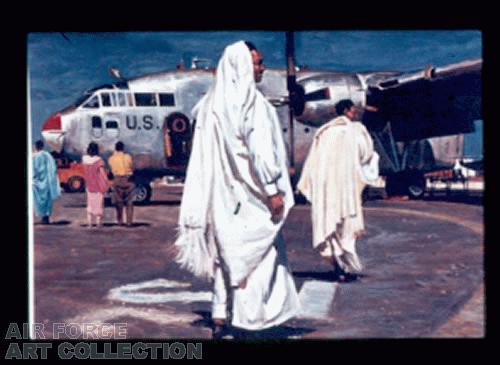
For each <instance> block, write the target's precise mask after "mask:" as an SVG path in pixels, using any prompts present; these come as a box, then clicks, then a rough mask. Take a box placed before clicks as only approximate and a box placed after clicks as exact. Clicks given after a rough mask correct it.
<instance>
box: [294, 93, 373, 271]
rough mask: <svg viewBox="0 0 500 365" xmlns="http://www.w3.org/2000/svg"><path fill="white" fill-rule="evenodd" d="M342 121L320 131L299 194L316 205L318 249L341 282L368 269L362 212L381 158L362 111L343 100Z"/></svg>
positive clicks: (339, 112)
mask: <svg viewBox="0 0 500 365" xmlns="http://www.w3.org/2000/svg"><path fill="white" fill-rule="evenodd" d="M335 108H336V112H337V115H338V117H337V118H335V119H333V120H331V121H330V122H328V123H326V124H324V125H323V126H322V127H321V128H319V129H318V130H317V131H316V134H315V135H314V139H313V143H312V145H311V149H310V151H309V155H308V156H307V159H306V161H305V163H304V168H303V170H302V174H301V177H300V180H299V182H298V184H297V189H298V190H299V191H300V192H301V193H302V194H303V195H304V196H305V197H306V198H307V200H309V201H310V202H311V204H312V207H311V218H312V227H313V247H314V248H315V249H317V250H318V251H319V253H320V255H321V256H322V257H324V258H325V259H326V260H327V261H328V262H330V263H331V264H332V265H334V270H335V275H336V277H337V278H338V280H340V281H344V280H345V281H350V280H356V279H357V274H359V273H360V272H361V270H362V268H363V266H362V264H361V262H360V260H359V257H358V254H357V252H356V239H357V237H359V236H360V235H361V234H362V233H363V230H364V221H363V211H362V207H361V203H362V198H361V195H362V192H363V188H364V187H365V185H366V184H374V183H375V182H376V181H377V179H378V160H379V156H378V154H377V153H376V152H375V151H374V149H373V141H372V138H371V137H370V134H369V133H368V131H367V129H366V127H365V126H364V125H363V124H362V123H360V122H355V121H354V120H355V119H356V116H357V109H356V107H355V106H354V104H353V102H352V101H351V100H349V99H344V100H341V101H339V102H338V103H337V104H336V106H335Z"/></svg>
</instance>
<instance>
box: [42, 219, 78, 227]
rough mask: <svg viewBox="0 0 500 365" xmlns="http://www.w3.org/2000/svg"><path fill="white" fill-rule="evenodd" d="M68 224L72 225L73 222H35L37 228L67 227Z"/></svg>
mask: <svg viewBox="0 0 500 365" xmlns="http://www.w3.org/2000/svg"><path fill="white" fill-rule="evenodd" d="M68 224H71V222H70V221H66V220H62V221H54V222H50V223H49V224H44V223H40V222H35V226H67V225H68Z"/></svg>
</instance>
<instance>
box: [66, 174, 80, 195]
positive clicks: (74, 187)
mask: <svg viewBox="0 0 500 365" xmlns="http://www.w3.org/2000/svg"><path fill="white" fill-rule="evenodd" d="M64 190H65V191H66V192H68V193H82V192H84V191H85V180H84V179H83V177H81V176H71V177H70V178H69V179H68V182H67V183H66V186H65V189H64Z"/></svg>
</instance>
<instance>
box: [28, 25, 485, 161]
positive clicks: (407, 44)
mask: <svg viewBox="0 0 500 365" xmlns="http://www.w3.org/2000/svg"><path fill="white" fill-rule="evenodd" d="M240 39H245V40H249V41H252V42H253V43H254V44H255V45H256V46H257V48H259V49H260V50H261V51H262V53H263V55H264V59H265V63H266V66H268V67H284V66H285V51H284V48H285V34H284V32H270V31H209V32H208V31H207V32H204V31H191V32H106V33H64V36H63V34H61V33H30V34H29V35H28V45H27V47H28V67H29V76H30V85H31V91H30V97H31V112H32V140H33V141H34V140H36V139H38V138H40V137H41V134H40V128H41V125H42V123H43V121H44V120H45V119H47V117H49V115H51V114H52V113H54V112H56V111H58V110H60V109H62V108H64V107H66V106H67V105H69V104H70V103H72V102H73V101H74V100H76V99H77V98H78V97H79V96H80V95H81V94H82V93H83V91H85V90H87V89H89V88H93V87H95V86H99V85H101V84H105V83H109V82H114V81H115V79H113V78H112V77H111V76H110V75H109V74H108V67H109V66H114V67H116V68H118V69H119V70H120V71H121V74H122V76H124V77H125V78H130V77H134V76H139V75H141V74H144V73H149V72H155V71H162V70H167V69H172V68H175V66H176V65H177V64H178V62H179V60H180V59H181V58H184V59H185V62H186V64H187V65H189V62H190V60H191V57H193V56H197V57H200V58H208V59H210V60H211V65H212V66H215V65H216V62H217V60H218V58H219V57H220V55H221V53H222V51H223V49H224V47H225V46H226V45H227V44H229V43H232V42H234V41H237V40H240ZM295 46H296V61H297V63H298V64H305V65H308V66H309V67H310V68H323V69H329V70H338V71H376V70H398V71H409V70H414V69H417V68H421V67H423V66H425V65H427V64H432V65H434V66H441V65H446V64H449V63H454V62H459V61H462V60H465V59H470V58H478V57H482V34H481V32H480V31H478V30H449V31H447V30H417V31H392V30H388V31H381V30H378V31H368V30H363V31H303V32H296V33H295ZM465 148H466V153H468V154H472V155H477V154H478V153H481V151H482V125H479V128H478V131H477V132H476V133H475V134H474V135H470V136H467V139H466V143H465Z"/></svg>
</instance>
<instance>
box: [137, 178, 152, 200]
mask: <svg viewBox="0 0 500 365" xmlns="http://www.w3.org/2000/svg"><path fill="white" fill-rule="evenodd" d="M133 194H134V195H133V196H134V198H133V199H134V203H137V204H145V203H148V202H149V201H150V199H151V186H149V183H145V182H138V183H136V184H135V189H134V192H133Z"/></svg>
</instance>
